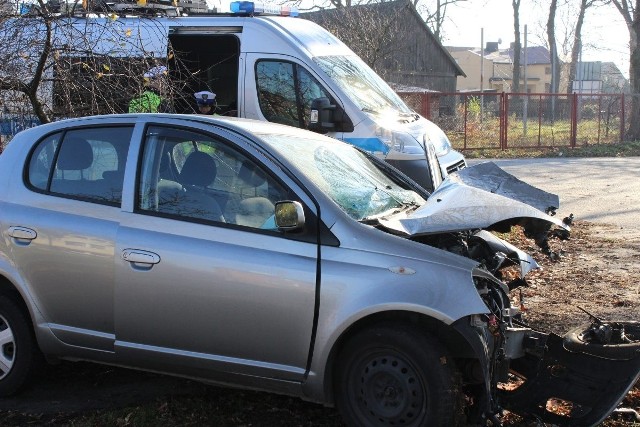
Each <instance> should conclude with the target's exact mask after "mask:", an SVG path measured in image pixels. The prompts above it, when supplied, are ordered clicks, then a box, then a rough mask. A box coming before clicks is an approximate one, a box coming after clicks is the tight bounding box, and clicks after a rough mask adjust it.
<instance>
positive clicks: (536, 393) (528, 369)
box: [500, 322, 640, 426]
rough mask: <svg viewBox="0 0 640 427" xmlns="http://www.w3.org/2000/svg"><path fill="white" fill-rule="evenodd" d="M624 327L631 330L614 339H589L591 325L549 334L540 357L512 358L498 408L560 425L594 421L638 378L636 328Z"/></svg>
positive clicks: (631, 324)
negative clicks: (511, 377)
mask: <svg viewBox="0 0 640 427" xmlns="http://www.w3.org/2000/svg"><path fill="white" fill-rule="evenodd" d="M623 324H624V322H622V323H616V325H618V326H620V325H623ZM628 327H629V328H628V329H629V330H630V331H632V332H631V333H628V334H627V335H626V336H625V334H624V333H623V334H622V337H623V338H622V341H621V342H618V343H616V342H615V340H614V341H610V342H608V343H599V342H592V341H591V340H589V339H588V337H589V336H590V334H591V333H592V331H593V325H591V326H590V327H588V328H583V329H582V332H576V331H572V332H570V333H568V334H567V335H566V336H565V337H564V338H562V337H559V336H558V335H555V334H550V335H549V336H548V338H547V341H546V346H545V350H544V353H543V354H542V357H535V356H533V355H531V354H529V355H527V356H525V357H523V358H520V359H517V360H514V361H513V362H512V364H511V371H512V373H513V374H514V376H515V377H516V379H517V381H515V382H514V383H513V384H509V385H508V386H507V387H505V388H504V389H503V390H501V393H500V394H501V396H500V401H501V403H502V405H503V407H504V408H505V409H508V410H509V411H511V412H514V413H516V414H518V415H521V416H525V417H527V416H530V417H533V418H536V419H538V420H540V421H543V422H545V423H552V424H556V425H560V426H593V425H597V424H598V423H600V422H601V421H602V420H604V419H605V418H606V417H607V416H608V415H609V414H610V413H611V412H612V411H613V410H614V409H615V408H616V406H618V404H619V403H620V401H621V400H622V399H623V398H624V396H625V395H626V394H627V392H628V391H629V390H630V389H631V387H633V385H634V384H635V383H636V381H637V380H638V378H639V377H640V339H639V338H638V337H637V336H635V335H636V334H637V332H638V329H639V326H638V323H637V322H628ZM576 338H577V340H576ZM569 349H571V350H569ZM512 385H513V387H511V386H512Z"/></svg>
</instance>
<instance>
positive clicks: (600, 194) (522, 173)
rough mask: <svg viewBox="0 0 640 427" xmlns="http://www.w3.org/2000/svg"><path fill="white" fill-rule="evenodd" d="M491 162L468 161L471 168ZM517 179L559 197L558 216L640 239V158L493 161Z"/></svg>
mask: <svg viewBox="0 0 640 427" xmlns="http://www.w3.org/2000/svg"><path fill="white" fill-rule="evenodd" d="M483 161H488V160H479V159H469V160H468V163H469V164H470V165H473V164H476V163H479V162H483ZM491 161H493V162H494V163H496V164H497V165H498V166H500V167H501V168H502V169H504V170H505V171H507V172H508V173H510V174H512V175H515V176H516V177H517V178H519V179H521V180H523V181H525V182H527V183H529V184H531V185H534V186H536V187H539V188H541V189H543V190H545V191H548V192H550V193H555V194H557V195H558V196H560V209H559V210H558V216H560V217H565V216H567V215H568V214H570V213H573V214H574V216H575V218H576V219H581V220H587V221H591V222H601V223H608V224H614V225H617V226H619V227H620V232H621V235H622V236H624V237H627V238H640V157H622V158H579V159H577V158H550V159H497V160H491Z"/></svg>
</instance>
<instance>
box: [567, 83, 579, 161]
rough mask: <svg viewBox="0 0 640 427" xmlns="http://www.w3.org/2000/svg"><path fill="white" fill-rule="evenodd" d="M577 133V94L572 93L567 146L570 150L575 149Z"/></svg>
mask: <svg viewBox="0 0 640 427" xmlns="http://www.w3.org/2000/svg"><path fill="white" fill-rule="evenodd" d="M577 133H578V94H577V93H575V92H574V93H573V97H572V98H571V131H570V133H569V145H570V146H571V148H575V147H576V138H577V135H576V134H577Z"/></svg>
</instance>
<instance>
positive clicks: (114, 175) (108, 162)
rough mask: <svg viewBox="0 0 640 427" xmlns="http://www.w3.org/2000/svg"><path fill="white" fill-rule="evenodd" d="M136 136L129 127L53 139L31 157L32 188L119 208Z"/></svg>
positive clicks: (87, 130) (85, 131) (89, 130)
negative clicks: (133, 137) (129, 154)
mask: <svg viewBox="0 0 640 427" xmlns="http://www.w3.org/2000/svg"><path fill="white" fill-rule="evenodd" d="M132 132H133V127H130V126H128V127H106V128H84V129H76V130H71V131H68V132H66V133H65V134H64V136H62V135H61V134H55V135H51V136H49V137H47V138H45V139H44V140H42V141H41V142H40V143H39V144H38V146H37V147H36V149H35V150H34V152H33V153H32V155H31V159H30V161H29V170H28V174H27V176H28V181H29V182H28V184H29V185H30V186H31V187H32V188H34V189H37V190H40V191H41V192H45V193H50V194H54V195H59V196H70V197H71V198H77V199H81V200H86V201H91V202H97V203H103V204H108V205H119V204H120V202H121V200H122V185H123V181H124V170H125V165H126V161H127V152H128V151H129V142H130V140H131V134H132ZM61 138H62V139H61Z"/></svg>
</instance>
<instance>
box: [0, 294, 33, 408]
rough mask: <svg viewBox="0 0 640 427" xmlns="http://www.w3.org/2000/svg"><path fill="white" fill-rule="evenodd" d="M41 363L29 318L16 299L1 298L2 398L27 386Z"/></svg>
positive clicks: (0, 372) (0, 378)
mask: <svg viewBox="0 0 640 427" xmlns="http://www.w3.org/2000/svg"><path fill="white" fill-rule="evenodd" d="M39 361H40V353H39V350H38V348H37V345H36V342H35V338H34V336H33V333H32V331H31V326H30V322H29V321H28V319H27V316H26V315H25V314H24V313H23V311H22V310H20V308H19V307H18V305H17V304H16V303H15V302H14V301H13V300H12V299H10V298H8V297H6V296H0V397H4V396H10V395H12V394H14V393H16V392H18V391H19V390H20V389H21V388H22V387H23V386H24V385H26V384H27V383H28V381H29V379H30V378H31V376H32V375H33V373H34V370H35V368H36V366H38V365H39Z"/></svg>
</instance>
